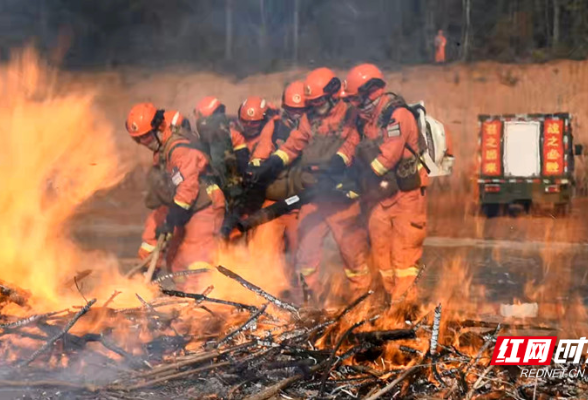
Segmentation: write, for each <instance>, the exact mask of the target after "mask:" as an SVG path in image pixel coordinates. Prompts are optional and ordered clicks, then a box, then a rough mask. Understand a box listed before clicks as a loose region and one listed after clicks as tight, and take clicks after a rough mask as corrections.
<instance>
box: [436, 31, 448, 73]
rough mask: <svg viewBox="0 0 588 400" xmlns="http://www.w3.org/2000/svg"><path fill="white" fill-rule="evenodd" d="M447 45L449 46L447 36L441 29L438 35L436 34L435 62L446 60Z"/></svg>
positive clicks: (439, 62)
mask: <svg viewBox="0 0 588 400" xmlns="http://www.w3.org/2000/svg"><path fill="white" fill-rule="evenodd" d="M445 46H447V38H445V35H444V34H443V30H441V29H439V32H437V36H435V62H436V63H438V64H441V63H444V62H445Z"/></svg>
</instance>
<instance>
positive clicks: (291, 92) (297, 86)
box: [282, 81, 306, 109]
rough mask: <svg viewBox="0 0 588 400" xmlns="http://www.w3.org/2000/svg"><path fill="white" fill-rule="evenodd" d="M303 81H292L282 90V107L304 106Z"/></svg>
mask: <svg viewBox="0 0 588 400" xmlns="http://www.w3.org/2000/svg"><path fill="white" fill-rule="evenodd" d="M304 101H305V98H304V82H302V81H294V82H292V83H291V84H289V85H288V86H286V90H284V94H283V95H282V107H284V108H286V107H287V108H298V109H300V108H306V104H305V103H304Z"/></svg>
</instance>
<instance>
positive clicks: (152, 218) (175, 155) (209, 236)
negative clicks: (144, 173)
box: [139, 112, 225, 271]
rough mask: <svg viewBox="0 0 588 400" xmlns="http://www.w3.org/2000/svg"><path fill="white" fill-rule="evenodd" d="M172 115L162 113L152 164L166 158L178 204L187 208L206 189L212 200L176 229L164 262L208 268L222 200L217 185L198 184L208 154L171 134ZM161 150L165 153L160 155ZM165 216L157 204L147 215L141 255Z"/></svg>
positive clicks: (174, 268)
mask: <svg viewBox="0 0 588 400" xmlns="http://www.w3.org/2000/svg"><path fill="white" fill-rule="evenodd" d="M172 114H175V112H166V113H165V122H164V123H165V124H166V125H165V126H164V128H163V132H162V138H161V139H162V145H161V148H160V150H159V151H157V152H156V153H154V164H157V163H159V162H160V157H161V156H163V157H165V170H166V171H167V172H168V173H169V174H170V175H171V176H172V177H173V176H175V177H176V182H178V181H180V182H179V183H177V184H176V191H175V197H174V202H175V203H176V204H177V205H179V206H180V207H182V208H185V209H190V208H191V207H192V206H193V205H194V203H195V202H196V200H197V198H198V196H199V193H200V191H202V190H205V191H206V192H207V194H208V196H209V197H210V200H211V202H210V204H208V205H207V206H205V207H204V208H202V209H200V210H197V211H196V212H195V213H194V214H193V215H192V217H191V218H190V220H189V221H188V222H187V224H186V225H185V226H184V227H183V228H181V229H176V231H175V232H174V235H173V237H172V241H171V243H170V244H169V246H168V249H169V250H168V259H167V261H168V263H170V264H171V269H172V271H181V270H185V269H198V268H211V267H212V265H211V264H212V263H213V262H214V258H215V251H216V234H217V232H218V230H219V228H220V226H221V224H222V221H223V216H224V203H225V199H224V196H223V194H222V191H221V190H220V189H219V188H218V186H216V185H208V186H207V187H203V186H202V185H201V183H200V177H201V175H202V174H204V173H205V171H206V169H207V168H208V160H207V157H206V156H205V155H204V154H203V153H202V152H201V151H199V150H197V149H195V148H191V147H188V144H189V140H188V139H184V138H179V137H177V136H175V135H174V136H172V132H171V129H170V126H169V121H170V120H171V118H172ZM178 123H179V122H178ZM170 140H171V141H173V142H170ZM162 151H166V153H167V154H161V152H162ZM166 215H167V207H166V206H160V207H159V208H157V209H155V210H154V211H153V212H152V213H151V214H150V215H149V216H148V218H147V221H146V223H145V229H144V232H143V236H142V238H143V243H142V244H141V248H140V250H139V256H140V257H145V256H146V255H147V254H148V253H150V252H151V251H153V249H154V248H155V245H156V243H157V238H156V228H157V227H158V226H159V225H161V224H162V223H163V221H164V219H165V217H166Z"/></svg>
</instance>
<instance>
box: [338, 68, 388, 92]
mask: <svg viewBox="0 0 588 400" xmlns="http://www.w3.org/2000/svg"><path fill="white" fill-rule="evenodd" d="M385 86H386V82H385V81H384V75H382V71H380V70H379V69H378V67H376V66H375V65H374V64H360V65H358V66H356V67H353V68H352V69H351V71H349V73H348V74H347V79H345V84H344V85H343V87H344V90H345V96H346V97H353V96H359V95H369V98H370V99H371V100H374V99H376V98H378V97H379V96H380V95H381V94H382V92H383V89H384V87H385Z"/></svg>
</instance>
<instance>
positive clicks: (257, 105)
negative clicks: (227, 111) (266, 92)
mask: <svg viewBox="0 0 588 400" xmlns="http://www.w3.org/2000/svg"><path fill="white" fill-rule="evenodd" d="M267 110H268V102H267V101H265V99H264V98H261V97H258V96H251V97H247V98H246V99H245V101H244V102H243V104H241V106H240V107H239V119H240V120H241V121H243V122H255V121H262V120H263V119H264V118H265V116H266V113H267Z"/></svg>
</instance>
